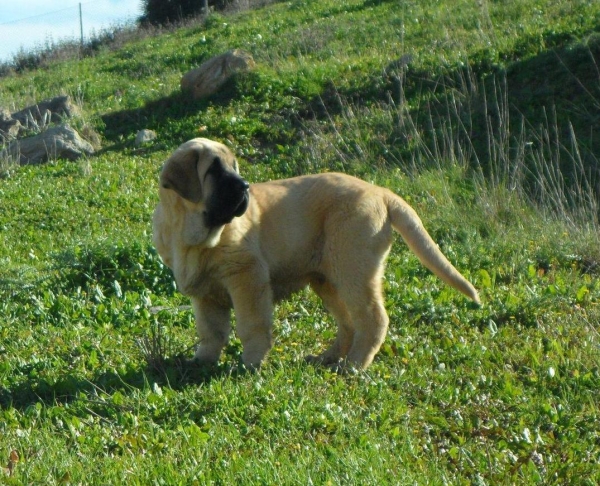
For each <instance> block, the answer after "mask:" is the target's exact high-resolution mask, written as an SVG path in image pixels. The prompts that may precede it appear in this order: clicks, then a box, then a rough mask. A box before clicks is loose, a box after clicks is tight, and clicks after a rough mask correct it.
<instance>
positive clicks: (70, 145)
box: [0, 125, 94, 165]
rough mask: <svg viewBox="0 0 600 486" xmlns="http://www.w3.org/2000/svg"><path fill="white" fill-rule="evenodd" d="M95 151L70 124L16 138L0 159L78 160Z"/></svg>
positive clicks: (28, 162)
mask: <svg viewBox="0 0 600 486" xmlns="http://www.w3.org/2000/svg"><path fill="white" fill-rule="evenodd" d="M93 153H94V148H93V147H92V145H91V144H90V143H89V142H87V141H85V140H84V139H83V138H81V137H80V136H79V134H78V133H77V132H76V131H75V130H74V129H73V128H71V127H70V126H68V125H59V126H56V127H52V128H49V129H48V130H45V131H44V132H42V133H40V134H38V135H35V136H33V137H27V138H22V139H20V140H14V141H12V142H10V143H8V145H7V146H6V147H5V148H4V149H3V150H2V151H0V159H4V160H12V161H15V162H18V163H19V164H20V165H31V164H41V163H43V162H46V161H48V160H54V159H68V160H77V159H78V158H80V157H82V156H83V155H91V154H93Z"/></svg>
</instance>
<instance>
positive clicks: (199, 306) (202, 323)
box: [192, 297, 231, 364]
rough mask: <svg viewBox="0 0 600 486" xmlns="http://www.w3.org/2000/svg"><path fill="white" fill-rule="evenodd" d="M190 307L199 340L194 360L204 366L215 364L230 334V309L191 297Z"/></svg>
mask: <svg viewBox="0 0 600 486" xmlns="http://www.w3.org/2000/svg"><path fill="white" fill-rule="evenodd" d="M192 306H193V308H194V315H195V318H196V330H197V331H198V337H199V338H200V344H199V345H198V347H197V348H196V354H195V355H194V360H195V361H198V362H199V363H206V364H213V363H216V362H217V361H219V357H220V356H221V351H222V350H223V347H224V346H225V344H227V341H228V339H229V334H230V332H231V309H229V308H228V307H221V306H219V305H217V304H215V303H214V302H212V301H210V300H207V299H199V298H197V297H192Z"/></svg>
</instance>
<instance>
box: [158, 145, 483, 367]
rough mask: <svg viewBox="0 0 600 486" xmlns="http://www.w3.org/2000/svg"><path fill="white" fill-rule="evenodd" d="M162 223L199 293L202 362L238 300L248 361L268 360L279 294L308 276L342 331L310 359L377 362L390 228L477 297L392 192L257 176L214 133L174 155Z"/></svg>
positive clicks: (355, 182)
mask: <svg viewBox="0 0 600 486" xmlns="http://www.w3.org/2000/svg"><path fill="white" fill-rule="evenodd" d="M153 226H154V243H155V245H156V248H157V249H158V252H159V254H160V255H161V257H162V258H163V260H164V262H165V263H166V264H167V265H168V266H169V267H170V268H171V269H172V270H173V273H174V275H175V279H176V281H177V285H178V287H179V289H180V290H181V291H182V292H183V293H184V294H186V295H189V296H190V297H191V299H192V304H193V308H194V312H195V317H196V328H197V330H198V335H199V337H200V344H199V346H198V348H197V351H196V355H195V358H196V359H197V360H199V361H201V362H207V363H213V362H216V361H218V359H219V356H220V354H221V350H222V349H223V347H224V346H225V344H226V343H227V340H228V338H229V334H230V331H231V324H230V318H231V309H232V308H233V309H234V311H235V316H236V327H237V333H238V336H239V338H240V340H241V342H242V345H243V354H242V361H243V363H244V365H246V366H247V367H257V366H259V365H260V363H261V362H262V361H263V359H264V357H265V355H266V354H267V352H268V351H269V349H270V348H271V346H272V337H271V328H272V312H273V303H274V302H277V301H279V300H280V299H283V298H286V297H288V296H289V295H290V294H292V293H293V292H296V291H298V290H300V289H302V288H303V287H305V286H306V285H310V286H311V287H312V288H313V290H314V291H315V292H316V293H317V294H318V295H319V296H320V297H321V299H322V300H323V304H324V305H325V307H326V308H327V310H328V311H329V312H331V314H332V315H333V316H334V317H335V319H336V321H337V324H338V334H337V338H336V339H335V342H334V343H333V344H332V346H331V347H330V348H329V349H327V350H326V351H324V352H323V353H322V354H320V355H319V356H313V357H309V360H311V361H313V362H318V363H323V364H327V365H334V366H337V365H338V363H347V364H348V365H350V366H353V367H357V368H366V367H367V366H369V365H370V364H371V362H372V361H373V357H374V356H375V354H376V353H377V351H378V350H379V348H380V346H381V344H382V343H383V340H384V338H385V335H386V331H387V326H388V316H387V314H386V312H385V308H384V305H383V298H382V288H381V278H382V275H383V269H384V262H385V259H386V257H387V254H388V252H389V249H390V246H391V243H392V228H393V229H395V230H396V231H398V232H399V233H400V234H401V235H402V237H403V238H404V240H405V241H406V243H407V244H408V246H409V248H410V249H411V250H412V251H413V252H414V253H415V254H416V255H417V257H418V258H419V259H420V260H421V262H422V263H423V264H424V265H425V266H426V267H427V268H429V269H430V270H431V271H432V272H433V273H434V274H435V275H437V276H438V277H439V278H441V279H442V280H443V281H444V282H446V283H448V284H449V285H451V286H452V287H454V288H455V289H457V290H459V291H460V292H462V293H464V294H465V295H467V296H468V297H469V298H471V299H473V300H474V301H475V302H479V297H478V295H477V291H476V290H475V288H474V287H473V286H472V285H471V284H470V283H469V282H468V281H467V280H465V278H464V277H463V276H462V275H461V274H460V273H459V272H458V271H457V270H456V269H455V268H454V267H453V266H452V264H451V263H450V262H449V261H448V260H447V259H446V258H445V257H444V255H443V254H442V253H441V252H440V250H439V249H438V247H437V245H436V244H435V243H434V242H433V240H432V239H431V237H430V236H429V234H428V233H427V232H426V231H425V229H424V228H423V225H422V223H421V220H420V219H419V217H418V216H417V214H416V213H415V211H414V210H413V209H412V208H411V207H410V206H409V205H408V204H407V203H406V202H405V201H404V200H403V199H401V198H400V197H398V196H396V195H395V194H394V193H392V192H391V191H389V190H387V189H383V188H381V187H377V186H374V185H372V184H368V183H366V182H363V181H361V180H359V179H355V178H354V177H350V176H347V175H344V174H320V175H308V176H302V177H295V178H292V179H285V180H279V181H272V182H265V183H261V184H253V185H252V186H249V185H248V183H247V182H246V181H244V180H243V179H242V178H241V177H240V176H239V175H238V165H237V162H236V160H235V157H234V156H233V154H232V153H231V152H230V151H229V149H227V147H225V146H224V145H222V144H220V143H217V142H213V141H211V140H207V139H202V138H197V139H194V140H190V141H189V142H187V143H184V144H183V145H181V146H180V147H179V148H178V149H177V150H176V151H175V152H174V153H173V155H172V156H171V157H170V158H169V159H168V160H167V161H166V163H165V165H164V167H163V169H162V173H161V175H160V203H159V204H158V206H157V208H156V211H155V212H154V217H153ZM343 360H345V362H344V361H343Z"/></svg>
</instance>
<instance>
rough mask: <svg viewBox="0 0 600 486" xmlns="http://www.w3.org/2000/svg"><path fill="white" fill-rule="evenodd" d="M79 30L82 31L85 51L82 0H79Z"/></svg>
mask: <svg viewBox="0 0 600 486" xmlns="http://www.w3.org/2000/svg"><path fill="white" fill-rule="evenodd" d="M79 30H80V32H81V52H82V53H83V14H82V11H81V2H79Z"/></svg>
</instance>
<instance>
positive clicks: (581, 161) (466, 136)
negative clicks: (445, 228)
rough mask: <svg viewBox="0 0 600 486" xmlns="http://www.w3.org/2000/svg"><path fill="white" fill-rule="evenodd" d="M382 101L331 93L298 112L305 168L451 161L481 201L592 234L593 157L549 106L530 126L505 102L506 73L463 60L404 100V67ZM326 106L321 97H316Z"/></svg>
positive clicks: (598, 206) (596, 206) (488, 207)
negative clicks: (431, 92) (315, 108)
mask: <svg viewBox="0 0 600 486" xmlns="http://www.w3.org/2000/svg"><path fill="white" fill-rule="evenodd" d="M395 76H396V79H395V81H396V82H395V86H396V87H397V90H398V91H397V92H396V93H394V94H393V95H391V94H390V96H389V98H388V100H387V101H386V102H379V103H375V104H371V105H361V104H359V103H356V102H353V101H350V100H348V99H347V98H344V97H343V96H342V95H341V94H339V93H337V94H336V96H335V103H333V105H335V107H333V105H332V104H331V103H330V109H325V115H324V116H321V117H320V119H319V120H316V119H315V120H311V121H309V122H304V130H303V133H304V136H305V142H304V144H305V153H307V154H308V155H307V157H306V165H307V167H306V168H305V169H306V170H332V169H333V170H340V169H341V170H347V171H352V170H356V168H357V167H359V166H361V164H365V163H368V164H370V165H375V166H395V167H399V168H401V169H402V170H403V171H404V172H405V173H407V174H409V175H415V174H417V173H419V172H422V171H423V170H430V169H440V170H443V169H446V168H449V167H459V168H460V169H461V170H463V173H464V177H466V178H471V180H472V181H473V182H474V187H475V188H476V192H477V199H478V201H479V203H480V205H481V208H482V209H483V210H484V211H485V212H486V213H488V216H489V217H497V216H498V215H500V214H501V213H503V212H504V211H505V210H506V209H507V208H508V207H509V206H511V205H523V204H525V205H528V206H530V207H532V208H535V210H536V214H539V215H540V217H541V218H544V219H548V220H550V219H553V220H558V221H560V222H562V223H564V224H565V225H567V226H568V227H569V228H571V229H578V230H579V229H584V230H585V231H587V232H591V233H592V234H595V235H596V238H597V236H598V235H600V222H599V219H598V215H599V210H600V199H599V198H600V180H599V179H598V174H596V173H595V172H594V170H595V169H594V167H599V166H600V160H598V159H597V158H596V156H595V155H594V154H593V153H589V152H586V153H585V156H584V155H583V153H582V148H581V147H580V145H579V143H578V140H577V135H576V133H575V130H574V128H573V126H572V125H571V124H569V125H568V127H569V130H568V134H567V135H566V138H565V135H564V133H562V132H561V130H560V129H559V126H558V121H557V119H556V115H555V112H554V110H553V107H548V108H546V109H545V111H544V113H545V117H544V119H543V120H542V121H541V122H539V123H537V125H536V126H534V125H533V124H532V123H530V122H529V121H528V120H526V119H525V118H524V117H523V116H518V117H515V115H514V114H511V111H510V100H509V95H508V93H509V90H508V86H507V80H506V77H505V76H502V75H496V77H495V78H491V79H490V78H487V79H478V78H477V76H476V75H475V73H474V72H473V71H472V70H471V69H469V68H465V69H464V70H463V71H461V72H459V73H458V74H457V73H454V74H453V75H452V77H449V78H447V79H445V80H444V82H445V83H446V85H445V86H444V89H443V90H441V94H439V95H437V96H434V97H431V100H430V101H427V102H424V103H423V104H421V105H419V106H410V105H409V104H408V103H407V101H406V96H405V92H404V88H403V86H404V80H405V76H406V69H405V68H402V69H401V70H400V71H398V72H397V73H396V74H395ZM323 106H324V104H323Z"/></svg>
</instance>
